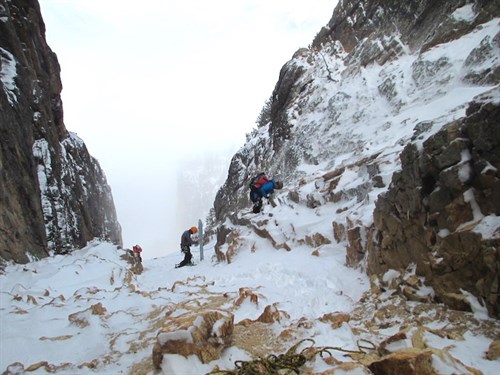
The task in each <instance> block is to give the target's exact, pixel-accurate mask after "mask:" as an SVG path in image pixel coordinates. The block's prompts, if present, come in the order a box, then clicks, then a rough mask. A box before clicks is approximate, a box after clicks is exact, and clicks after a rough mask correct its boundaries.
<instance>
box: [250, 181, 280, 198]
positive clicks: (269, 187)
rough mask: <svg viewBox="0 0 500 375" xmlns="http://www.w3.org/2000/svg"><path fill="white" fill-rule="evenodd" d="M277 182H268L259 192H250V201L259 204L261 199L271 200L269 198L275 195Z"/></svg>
mask: <svg viewBox="0 0 500 375" xmlns="http://www.w3.org/2000/svg"><path fill="white" fill-rule="evenodd" d="M275 184H276V182H275V181H274V178H273V179H270V180H269V181H267V182H266V183H265V184H264V185H262V186H261V187H260V188H259V190H257V191H251V192H250V200H251V201H252V202H254V203H255V202H257V201H258V200H259V199H261V198H269V196H270V195H271V194H272V193H274V185H275Z"/></svg>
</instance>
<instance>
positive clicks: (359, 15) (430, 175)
mask: <svg viewBox="0 0 500 375" xmlns="http://www.w3.org/2000/svg"><path fill="white" fill-rule="evenodd" d="M499 5H500V4H499V2H498V1H474V2H466V1H458V2H455V1H442V2H438V3H436V2H431V1H427V0H422V1H416V2H412V3H411V4H402V3H401V4H400V3H397V2H394V1H389V2H380V1H373V0H365V1H340V2H339V3H338V6H337V8H336V9H335V12H334V14H333V17H332V20H331V21H330V22H329V24H328V26H327V27H325V28H324V29H323V30H321V31H320V33H319V34H318V36H317V37H316V38H315V40H314V42H313V44H312V46H311V47H309V48H302V49H300V50H298V51H297V52H296V53H295V54H294V56H293V58H292V60H290V61H289V62H287V63H286V64H285V65H284V66H283V68H282V70H281V72H280V77H279V80H278V82H277V84H276V86H275V89H274V92H273V95H272V97H271V105H270V108H271V110H270V113H269V119H270V121H269V122H268V123H267V124H262V123H260V124H259V127H258V128H257V129H255V130H254V131H253V132H252V134H250V136H249V138H248V141H247V143H246V144H245V146H244V147H242V149H241V150H240V151H239V152H238V153H237V154H236V155H235V156H234V157H233V160H232V162H231V165H230V168H229V173H228V179H227V181H226V183H225V184H224V185H223V187H222V188H221V189H220V190H219V192H218V194H217V197H216V200H215V202H214V207H215V213H216V222H217V223H218V224H219V227H218V237H217V239H218V243H217V245H216V252H217V253H218V255H219V254H221V251H219V250H220V249H225V248H229V249H231V248H232V247H234V246H233V245H234V244H236V240H235V239H234V238H235V236H233V235H231V231H232V229H234V228H237V227H238V226H248V224H245V223H244V220H241V218H242V217H243V218H245V219H248V217H247V216H245V211H246V210H249V208H246V209H245V207H249V202H248V197H247V195H248V187H247V186H248V181H249V180H250V178H251V177H252V175H254V174H255V173H256V172H260V171H266V172H268V173H270V174H274V175H277V176H279V178H280V179H283V180H284V181H285V189H284V191H282V192H280V193H279V199H280V200H281V202H280V203H281V204H283V205H287V206H289V207H295V206H296V205H301V206H307V208H309V209H311V210H316V209H318V208H320V207H321V206H328V210H329V212H330V214H331V217H332V232H333V233H321V234H322V235H325V236H326V237H328V236H330V237H333V239H334V240H335V241H336V242H337V243H338V244H340V245H345V247H346V249H347V254H346V263H347V264H348V265H351V266H353V267H362V268H364V269H366V270H367V271H368V272H369V273H371V274H380V275H381V274H383V273H384V272H385V271H387V270H388V269H391V268H396V269H398V270H401V269H403V270H404V269H409V268H411V269H412V267H413V266H415V265H416V269H417V273H419V274H420V275H424V276H426V280H427V278H428V283H429V285H430V286H433V287H434V289H435V293H436V298H437V300H438V301H440V302H446V303H447V304H448V305H450V306H453V307H454V308H460V309H469V310H470V309H471V305H470V303H469V302H466V301H465V300H466V299H467V298H468V297H467V293H469V294H472V295H473V296H476V297H478V298H479V300H480V301H484V303H485V305H487V306H488V309H489V311H490V313H491V314H494V315H498V297H497V296H498V273H499V267H498V243H497V242H498V233H495V231H494V230H492V231H490V232H491V233H486V232H483V233H480V232H481V231H480V230H479V228H481V227H484V226H488V225H489V224H491V225H490V228H498V227H499V221H498V210H499V209H498V207H499V206H498V205H499V202H498V198H497V193H496V191H498V186H497V185H496V184H497V182H496V181H497V178H498V168H497V167H496V166H495V164H494V162H495V160H496V156H495V155H496V153H497V151H495V150H496V149H497V148H498V146H495V145H494V146H491V147H492V150H493V151H491V153H490V154H489V155H488V156H487V157H486V158H485V159H484V158H483V155H482V153H484V151H476V150H478V148H477V147H478V146H477V145H478V143H477V142H479V144H481V143H484V142H486V139H490V142H493V140H494V139H495V137H493V134H490V136H484V137H483V136H482V135H481V136H479V135H474V136H473V134H476V133H478V134H480V133H482V132H486V131H490V132H491V131H492V132H496V133H495V134H497V133H499V132H498V124H497V122H495V120H494V119H495V116H496V118H498V113H497V112H496V110H495V107H496V106H497V103H498V94H497V93H496V92H495V91H492V92H490V93H489V94H487V95H485V96H484V97H482V99H475V100H473V98H474V97H475V96H476V95H478V94H480V93H485V92H487V91H488V90H490V89H491V88H492V87H495V86H497V87H498V84H499V82H500V58H499V56H500V55H499V51H500V33H499V32H498V20H497V19H493V18H495V17H498V15H499V14H500V6H499ZM408 15H412V17H408ZM471 100H473V101H472V102H471ZM471 103H472V104H471ZM480 103H482V104H480ZM468 107H469V109H468V110H467V112H466V111H465V109H466V108H468ZM466 124H469V125H467V126H466ZM485 124H486V125H485ZM488 129H489V130H488ZM480 138H483V140H480ZM481 147H483V146H481ZM488 147H490V146H488ZM422 150H425V151H422ZM443 150H446V152H444V153H443V154H441V153H442V152H443ZM467 152H468V153H469V154H470V155H472V156H470V155H469V154H467ZM427 154H429V155H434V156H435V157H433V158H431V159H426V158H425V157H423V156H422V155H427ZM468 155H469V156H468ZM422 158H423V159H422ZM482 158H483V159H484V160H483V159H482ZM434 159H435V160H434ZM490 159H491V160H490ZM485 163H489V164H488V165H491V167H488V168H486V167H485V166H484V165H486V164H485ZM481 165H483V168H485V170H486V171H487V173H482V172H481V171H479V170H478V168H480V166H481ZM467 166H468V167H467ZM464 168H469V169H470V175H467V173H466V169H464ZM400 169H401V172H400V173H396V174H395V175H394V179H392V176H393V173H394V172H395V171H399V170H400ZM467 176H469V177H467ZM474 176H477V177H478V179H475V178H476V177H474ZM469 178H470V179H471V180H470V181H469ZM462 179H463V181H462ZM391 180H392V183H391ZM448 186H451V187H450V191H447V189H445V188H444V187H448ZM495 189H496V190H495ZM384 193H386V194H384ZM375 202H378V203H377V206H375ZM384 202H385V203H384ZM472 202H476V203H475V204H473V203H472ZM325 210H326V209H325V208H323V209H322V211H325ZM374 210H375V214H373V212H374ZM394 210H395V211H394ZM242 215H243V216H242ZM481 216H483V217H484V218H485V219H484V220H482V219H481V220H480V217H481ZM403 219H404V220H403ZM489 220H490V221H489ZM485 223H486V224H485ZM488 223H489V224H488ZM310 231H311V232H312V231H314V228H311V230H310ZM255 232H256V235H259V233H258V231H255ZM289 242H290V243H291V244H293V239H290V240H289ZM276 244H278V245H280V244H281V242H279V241H274V242H273V241H271V246H275V247H276V248H280V246H276ZM292 247H293V246H292V245H289V246H288V248H292ZM441 255H442V256H441ZM219 259H220V260H225V259H224V257H222V256H219ZM432 262H434V263H432Z"/></svg>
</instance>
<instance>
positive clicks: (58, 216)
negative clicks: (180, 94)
mask: <svg viewBox="0 0 500 375" xmlns="http://www.w3.org/2000/svg"><path fill="white" fill-rule="evenodd" d="M59 73H60V67H59V63H58V61H57V57H56V55H55V54H54V53H53V52H52V51H51V49H50V48H49V47H48V45H47V43H46V40H45V25H44V23H43V20H42V17H41V14H40V8H39V5H38V2H37V1H36V0H16V1H10V0H0V85H1V90H0V131H1V141H0V142H1V144H0V145H1V149H0V173H1V183H0V233H1V236H0V257H1V258H3V259H5V260H13V261H16V262H27V261H28V260H29V257H30V256H31V257H37V258H40V257H44V256H46V255H47V254H48V253H49V251H55V252H64V251H67V250H71V249H72V248H73V247H80V246H82V245H84V244H86V242H87V241H89V240H91V239H93V238H96V237H98V238H105V239H109V240H111V241H113V242H115V243H117V244H120V243H121V229H120V225H119V224H118V221H117V218H116V212H115V208H114V203H113V199H112V195H111V189H110V188H109V186H108V184H107V182H106V178H105V175H104V173H103V171H102V170H101V168H100V166H99V163H98V162H97V160H96V159H94V158H92V157H91V156H90V155H89V153H88V151H87V149H86V147H85V144H84V143H83V141H82V140H81V139H79V138H78V137H77V136H76V134H73V133H70V132H68V131H67V130H66V127H65V125H64V121H63V106H62V102H61V97H60V93H61V89H62V85H61V80H60V75H59Z"/></svg>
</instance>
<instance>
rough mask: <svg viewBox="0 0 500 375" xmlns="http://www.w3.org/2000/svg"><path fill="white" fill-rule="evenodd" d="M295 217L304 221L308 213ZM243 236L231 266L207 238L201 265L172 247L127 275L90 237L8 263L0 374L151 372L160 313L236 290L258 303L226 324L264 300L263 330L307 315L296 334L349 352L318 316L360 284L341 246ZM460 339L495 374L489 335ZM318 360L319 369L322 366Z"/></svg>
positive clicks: (172, 362) (169, 361)
mask: <svg viewBox="0 0 500 375" xmlns="http://www.w3.org/2000/svg"><path fill="white" fill-rule="evenodd" d="M266 209H269V207H266ZM275 214H277V216H279V213H275ZM298 214H300V213H298ZM297 216H298V217H299V219H298V222H300V215H297ZM304 218H305V219H306V221H304V224H306V223H307V221H308V220H310V218H307V215H304ZM245 236H246V234H244V233H241V238H242V240H243V241H250V242H251V243H253V244H254V247H253V249H254V251H241V252H240V253H239V255H238V256H237V257H235V259H234V261H233V262H232V263H230V264H217V263H214V262H212V260H211V258H212V257H211V254H213V248H212V246H213V244H208V245H206V247H205V260H204V261H203V262H199V254H198V253H197V252H196V251H195V252H194V255H195V260H196V261H197V262H198V265H196V266H195V267H184V268H180V269H174V264H175V263H177V262H179V260H180V259H181V258H182V256H181V254H180V252H179V254H173V255H168V256H166V257H163V258H155V259H151V260H147V261H145V262H144V268H145V269H144V272H143V273H142V274H141V275H133V274H132V273H131V272H130V271H129V267H130V265H129V264H128V263H127V262H125V261H124V260H123V259H121V258H120V256H121V255H123V254H124V253H125V251H124V250H119V249H117V248H116V247H114V246H113V245H111V244H109V243H99V242H95V243H91V244H89V245H88V246H87V247H86V248H84V249H81V250H77V251H75V252H73V253H72V254H71V255H67V256H61V255H58V256H55V257H51V258H47V259H43V260H40V261H37V262H33V263H30V264H27V265H9V266H8V267H7V268H6V270H5V274H4V275H1V276H0V286H1V290H0V331H1V340H0V348H1V354H0V370H2V371H3V370H6V369H7V368H9V370H10V372H7V374H9V373H10V374H23V373H24V372H23V369H24V370H26V371H27V369H28V368H29V367H30V366H32V367H31V369H35V370H34V371H31V370H30V372H29V373H33V374H45V373H47V372H55V373H57V374H96V373H98V374H121V373H124V374H129V373H130V374H138V373H142V374H153V373H154V372H153V369H152V362H151V352H152V346H153V344H154V342H155V338H156V334H157V332H158V331H159V328H160V327H161V322H162V318H163V317H164V316H165V314H166V312H173V314H174V315H175V314H180V313H182V312H183V311H184V309H185V308H186V306H188V304H190V303H193V301H198V302H199V301H200V298H204V296H208V295H209V294H211V295H213V294H217V293H226V294H230V295H233V294H234V295H236V294H237V293H238V290H239V288H242V287H245V288H248V289H250V290H253V291H255V292H256V293H258V295H259V296H260V298H259V299H260V301H261V302H260V304H259V305H258V306H257V305H256V304H253V303H250V302H249V301H247V302H244V303H242V304H241V305H240V307H239V308H238V309H237V310H236V311H235V312H234V314H235V323H237V322H239V321H241V320H243V319H247V318H249V319H256V318H257V317H258V316H259V315H260V314H261V313H262V310H263V308H264V306H266V305H270V304H273V303H278V306H279V309H280V310H283V311H286V312H287V313H288V314H289V318H288V319H285V320H283V321H281V322H280V323H274V324H273V325H271V329H273V330H276V331H277V332H278V331H279V330H281V329H283V328H284V327H286V326H289V325H291V324H293V323H296V322H297V321H298V320H299V319H301V318H302V319H303V320H304V319H305V320H307V321H309V320H311V321H315V323H314V328H313V329H312V330H307V331H304V335H306V334H307V335H308V336H305V337H304V338H306V337H309V338H314V340H315V342H316V344H317V345H325V346H326V345H329V346H338V347H342V348H345V349H351V350H354V349H356V340H357V339H356V336H355V335H354V334H353V332H352V328H351V327H350V326H349V325H347V324H344V325H342V326H341V327H340V328H337V329H335V330H332V328H331V327H330V325H328V324H324V323H321V322H319V321H317V319H318V318H319V317H321V316H322V315H324V314H326V313H331V312H345V313H349V312H351V311H352V310H353V309H354V308H355V306H356V303H357V301H358V300H359V299H360V297H361V296H362V294H363V293H364V292H366V291H367V290H368V288H369V280H368V279H367V276H366V275H364V274H363V273H362V272H360V271H357V270H353V269H350V268H346V267H345V266H344V257H345V252H344V251H343V250H342V249H341V248H340V247H338V246H334V245H325V246H324V247H322V249H321V251H320V254H319V255H315V256H313V255H312V254H311V249H310V248H308V247H307V246H305V247H303V248H296V249H294V250H293V251H292V252H287V251H285V250H275V249H274V248H272V247H270V246H269V244H268V243H266V240H264V239H257V240H256V239H255V236H253V237H249V238H245ZM387 333H388V334H391V332H390V330H389V331H387ZM469 335H470V337H468V338H467V340H465V341H463V342H460V341H453V345H455V349H454V351H455V353H454V354H455V355H456V356H457V357H458V358H460V359H461V360H462V361H463V362H464V363H466V364H469V365H474V366H475V367H477V368H479V369H481V370H482V371H483V372H484V373H485V374H494V371H496V370H495V369H498V367H497V366H498V365H499V364H500V363H499V362H498V361H497V362H491V361H487V360H485V359H484V358H483V355H484V352H485V351H486V350H487V349H488V345H489V343H490V341H491V340H490V339H488V338H487V337H485V336H484V335H480V334H479V335H476V334H474V332H470V334H469ZM296 339H298V338H296ZM372 339H373V338H372ZM449 344H450V340H443V342H442V343H440V345H442V346H443V347H444V346H446V345H449ZM246 359H249V355H248V353H245V351H243V350H241V349H238V348H235V347H232V348H229V349H227V350H226V351H224V353H223V357H222V358H221V359H220V360H219V361H214V362H212V363H209V364H205V365H204V364H202V363H201V362H200V361H199V360H198V359H197V358H196V357H194V356H192V357H189V358H184V357H181V356H178V355H167V356H166V360H164V363H165V365H164V366H163V373H165V374H203V373H206V372H209V371H210V370H211V369H213V366H214V365H215V364H218V365H219V366H220V367H222V368H232V367H233V362H234V361H235V360H246ZM317 366H318V370H320V369H321V366H324V364H323V365H321V364H317ZM16 369H17V370H19V371H18V372H16ZM445 369H446V367H445ZM451 371H453V370H452V368H449V371H448V370H446V371H444V372H442V373H443V374H446V373H449V374H451V373H452V372H451Z"/></svg>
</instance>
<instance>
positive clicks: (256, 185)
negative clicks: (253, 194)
mask: <svg viewBox="0 0 500 375" xmlns="http://www.w3.org/2000/svg"><path fill="white" fill-rule="evenodd" d="M268 181H269V178H268V177H267V176H266V175H265V173H259V174H258V175H257V176H255V177H254V178H252V182H250V191H257V190H259V189H260V188H261V187H262V186H263V185H264V184H266V183H267V182H268Z"/></svg>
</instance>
